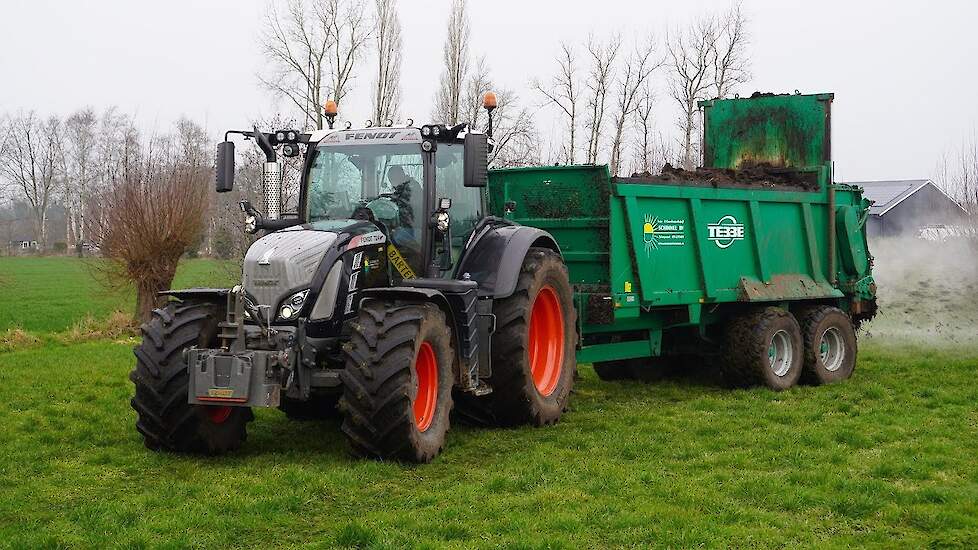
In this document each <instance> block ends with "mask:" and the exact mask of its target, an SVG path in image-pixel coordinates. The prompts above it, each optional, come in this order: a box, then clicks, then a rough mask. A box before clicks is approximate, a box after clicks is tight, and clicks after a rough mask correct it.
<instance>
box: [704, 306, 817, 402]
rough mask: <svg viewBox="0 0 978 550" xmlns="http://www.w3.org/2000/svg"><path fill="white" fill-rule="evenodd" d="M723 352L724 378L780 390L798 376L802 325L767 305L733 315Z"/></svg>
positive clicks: (800, 359) (739, 383)
mask: <svg viewBox="0 0 978 550" xmlns="http://www.w3.org/2000/svg"><path fill="white" fill-rule="evenodd" d="M724 352H725V353H724V358H723V359H724V378H725V379H726V380H727V381H728V382H729V383H731V384H733V385H737V386H753V385H764V386H767V387H768V388H770V389H772V390H775V391H782V390H786V389H788V388H790V387H792V386H794V385H795V384H796V383H797V382H798V378H799V377H800V376H801V371H802V358H803V356H804V353H803V344H802V338H801V328H800V327H799V326H798V321H796V320H795V318H794V316H793V315H791V314H790V313H788V312H787V311H785V310H783V309H781V308H777V307H766V308H764V309H761V310H758V311H754V312H751V313H747V314H744V315H741V316H740V317H737V318H735V319H734V320H733V321H732V323H731V324H730V326H729V327H728V329H727V333H726V338H725V342H724Z"/></svg>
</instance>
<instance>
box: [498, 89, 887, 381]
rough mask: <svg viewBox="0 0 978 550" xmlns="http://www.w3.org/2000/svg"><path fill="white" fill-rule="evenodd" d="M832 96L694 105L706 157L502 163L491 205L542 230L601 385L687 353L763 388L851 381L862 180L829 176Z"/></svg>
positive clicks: (862, 289)
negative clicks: (625, 172)
mask: <svg viewBox="0 0 978 550" xmlns="http://www.w3.org/2000/svg"><path fill="white" fill-rule="evenodd" d="M832 99H833V95H832V94H817V95H799V94H796V95H774V94H755V95H754V96H753V97H751V98H745V99H728V100H712V101H705V102H702V103H701V105H700V106H701V108H702V109H703V113H704V116H703V119H704V120H703V123H704V133H703V151H704V167H703V168H701V169H698V170H696V171H690V172H687V171H683V170H675V169H671V167H669V166H667V167H666V168H665V169H664V170H663V172H662V174H660V175H657V176H652V175H650V174H645V175H644V176H639V175H635V176H634V177H629V178H613V177H610V175H609V172H608V168H607V167H606V166H564V167H541V168H520V169H508V170H497V171H494V172H492V173H491V174H490V178H489V202H490V209H491V211H492V212H493V213H494V214H496V215H499V216H502V217H505V218H506V219H508V220H512V221H513V222H516V223H519V224H522V225H528V226H532V227H537V228H540V229H544V230H546V231H548V232H549V233H550V234H551V235H553V236H554V238H555V239H556V241H557V243H558V245H559V246H560V253H561V257H562V258H563V260H564V262H565V263H566V264H567V268H568V272H569V275H570V281H571V284H572V285H573V286H574V290H575V293H574V305H575V308H576V309H577V312H578V317H577V322H578V332H579V333H580V336H581V339H580V348H579V349H578V351H577V360H578V362H580V363H593V364H594V368H595V370H596V371H597V373H598V375H599V376H600V377H601V378H602V379H605V380H612V379H625V378H639V379H645V378H647V377H654V376H656V375H657V374H659V373H661V372H662V371H663V370H664V369H665V368H672V367H676V366H679V365H683V364H688V362H689V361H690V360H693V361H709V362H710V363H711V364H716V365H717V366H718V367H719V368H720V369H722V372H723V374H724V379H725V380H726V381H728V382H729V383H731V384H734V385H754V384H759V385H766V386H768V387H769V388H771V389H774V390H783V389H786V388H789V387H791V386H793V385H794V384H795V383H796V382H798V381H799V380H802V381H806V382H811V383H815V384H820V383H826V382H833V381H837V380H841V379H844V378H848V377H849V376H850V375H851V374H852V371H853V368H854V366H855V361H856V336H855V330H854V329H855V327H856V326H858V324H859V323H860V322H862V321H864V320H867V319H869V318H871V317H872V316H873V315H874V314H875V312H876V297H875V290H876V287H875V284H874V282H873V277H872V273H871V266H872V257H871V256H870V254H869V250H868V248H867V242H866V232H865V229H864V225H865V221H866V215H867V211H868V210H867V209H868V207H869V202H868V201H867V200H866V199H864V198H863V196H862V192H861V189H859V188H857V187H852V186H848V185H842V184H837V183H833V182H832V179H831V176H832V164H831V157H830V153H831V141H830V113H831V110H830V108H831V103H832Z"/></svg>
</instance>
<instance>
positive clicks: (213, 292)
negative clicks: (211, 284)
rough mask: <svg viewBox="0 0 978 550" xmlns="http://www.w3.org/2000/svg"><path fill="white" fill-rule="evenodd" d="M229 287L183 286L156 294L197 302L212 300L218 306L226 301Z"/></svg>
mask: <svg viewBox="0 0 978 550" xmlns="http://www.w3.org/2000/svg"><path fill="white" fill-rule="evenodd" d="M230 292H231V289H230V288H184V289H179V290H164V291H163V292H159V293H157V295H158V296H170V297H173V298H176V299H177V300H180V301H183V300H195V301H199V302H213V303H215V304H217V305H219V306H222V307H223V306H224V305H225V304H226V303H227V299H228V294H229V293H230Z"/></svg>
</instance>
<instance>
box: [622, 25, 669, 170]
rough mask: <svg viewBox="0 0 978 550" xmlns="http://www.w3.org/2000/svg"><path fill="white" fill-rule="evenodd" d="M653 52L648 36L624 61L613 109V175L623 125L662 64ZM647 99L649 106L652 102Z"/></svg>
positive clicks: (652, 43) (623, 129)
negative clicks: (614, 108) (653, 72)
mask: <svg viewBox="0 0 978 550" xmlns="http://www.w3.org/2000/svg"><path fill="white" fill-rule="evenodd" d="M654 53H655V42H654V41H653V40H652V38H651V37H650V38H648V39H647V40H646V41H645V42H644V43H642V44H639V45H637V46H636V47H635V51H634V52H632V54H631V55H630V56H629V57H628V59H627V60H626V61H625V66H624V68H623V69H622V76H621V77H620V78H619V80H618V95H617V98H616V99H617V101H616V104H615V107H616V110H615V113H614V124H615V134H614V138H613V139H612V141H611V173H612V175H615V176H617V175H618V171H619V169H620V168H621V164H622V163H621V157H622V149H623V148H624V146H625V143H624V133H625V126H626V125H627V124H628V120H629V119H630V118H631V117H632V115H633V114H634V113H635V112H636V110H637V109H639V107H640V101H641V99H642V93H643V91H645V93H651V92H648V91H647V88H648V86H647V84H648V81H649V78H650V76H651V75H652V71H654V70H655V69H656V68H658V67H659V66H660V65H661V62H660V61H657V60H655V59H654V58H653V54H654ZM649 103H650V108H651V102H649ZM649 114H651V113H649ZM647 120H648V118H647Z"/></svg>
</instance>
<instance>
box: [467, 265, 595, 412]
mask: <svg viewBox="0 0 978 550" xmlns="http://www.w3.org/2000/svg"><path fill="white" fill-rule="evenodd" d="M493 314H494V315H495V316H496V331H495V332H494V333H493V336H492V376H491V377H490V379H489V385H490V386H491V387H492V393H490V394H489V395H487V396H484V397H481V398H476V399H471V400H467V403H466V406H467V407H470V406H473V405H474V406H475V407H477V408H481V409H483V410H482V411H470V413H469V414H468V415H467V416H469V417H482V418H485V419H489V423H491V424H496V425H502V426H516V425H520V424H531V425H533V426H544V425H547V424H554V423H556V422H557V421H558V420H559V419H560V417H561V415H562V414H563V413H564V411H565V410H566V408H567V403H568V400H569V398H570V394H571V390H572V389H573V387H574V379H575V377H576V374H577V357H576V347H577V330H576V328H575V327H576V321H577V312H576V311H575V309H574V293H573V290H572V288H571V285H570V279H569V278H568V275H567V266H566V265H564V261H563V259H561V257H560V255H559V254H557V253H556V252H554V251H553V250H550V249H547V248H537V247H533V248H530V250H529V251H528V252H527V253H526V257H525V258H524V259H523V265H522V267H521V268H520V275H519V278H518V280H517V283H516V290H515V291H514V292H513V294H512V295H510V296H508V297H506V298H502V299H499V300H496V302H495V303H494V304H493ZM532 350H536V351H532Z"/></svg>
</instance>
